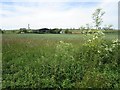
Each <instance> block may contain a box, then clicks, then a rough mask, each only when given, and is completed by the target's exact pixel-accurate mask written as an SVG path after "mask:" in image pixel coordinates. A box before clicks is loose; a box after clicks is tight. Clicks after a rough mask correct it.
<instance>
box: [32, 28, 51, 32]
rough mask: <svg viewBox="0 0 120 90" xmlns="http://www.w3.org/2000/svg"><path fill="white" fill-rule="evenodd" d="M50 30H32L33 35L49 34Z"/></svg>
mask: <svg viewBox="0 0 120 90" xmlns="http://www.w3.org/2000/svg"><path fill="white" fill-rule="evenodd" d="M49 31H50V29H48V28H42V29H37V30H33V31H32V32H33V33H49Z"/></svg>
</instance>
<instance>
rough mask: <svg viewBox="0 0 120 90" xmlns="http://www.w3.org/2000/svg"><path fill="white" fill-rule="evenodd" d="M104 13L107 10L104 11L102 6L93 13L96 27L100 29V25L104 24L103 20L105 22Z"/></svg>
mask: <svg viewBox="0 0 120 90" xmlns="http://www.w3.org/2000/svg"><path fill="white" fill-rule="evenodd" d="M104 14H105V12H104V11H102V9H101V8H98V9H96V10H95V12H94V13H93V14H92V18H93V21H94V23H95V27H96V29H98V28H99V27H100V25H101V24H102V22H103V20H102V16H103V15H104Z"/></svg>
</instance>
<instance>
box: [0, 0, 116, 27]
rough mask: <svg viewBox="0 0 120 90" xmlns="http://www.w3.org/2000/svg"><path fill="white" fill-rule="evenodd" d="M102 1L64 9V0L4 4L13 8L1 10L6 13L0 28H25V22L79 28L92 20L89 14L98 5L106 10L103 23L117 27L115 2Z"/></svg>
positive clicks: (33, 25) (35, 24)
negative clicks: (35, 3)
mask: <svg viewBox="0 0 120 90" xmlns="http://www.w3.org/2000/svg"><path fill="white" fill-rule="evenodd" d="M13 1H14V0H13ZM40 1H41V0H40ZM103 1H104V2H101V3H99V4H98V5H97V6H92V7H90V8H87V7H81V6H79V7H75V8H69V9H65V10H64V8H65V7H66V6H65V5H64V2H62V3H61V2H60V3H47V2H43V3H42V4H41V2H38V5H37V6H35V7H29V6H20V5H18V6H17V5H13V6H9V5H6V6H5V7H10V8H14V9H15V10H14V11H9V10H2V11H1V12H0V14H3V15H7V16H4V17H2V18H0V19H1V21H2V23H1V25H2V27H1V26H0V28H2V29H16V28H18V29H19V28H21V27H26V28H27V24H30V25H31V28H42V27H47V28H56V27H58V28H79V27H80V26H81V25H85V24H86V23H91V22H92V18H91V15H92V13H93V12H94V10H95V9H96V8H99V7H102V8H103V10H104V11H105V12H106V14H105V16H104V18H103V19H104V23H103V25H104V24H113V25H114V26H115V28H117V19H118V18H117V15H118V14H117V6H116V5H117V2H114V3H113V2H112V1H110V2H109V0H107V1H106V0H103ZM66 2H67V1H66ZM111 2H112V3H111ZM78 3H79V2H78ZM39 4H40V5H39ZM45 4H47V5H45ZM42 5H43V6H42ZM44 5H45V6H44Z"/></svg>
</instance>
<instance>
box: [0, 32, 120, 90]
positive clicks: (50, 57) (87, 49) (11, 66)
mask: <svg viewBox="0 0 120 90" xmlns="http://www.w3.org/2000/svg"><path fill="white" fill-rule="evenodd" d="M30 35H31V36H30ZM92 35H93V36H92V37H91V35H90V36H89V35H87V36H86V37H84V38H85V39H83V35H82V36H80V35H79V36H78V35H71V34H70V35H67V34H64V36H63V35H61V36H59V35H56V34H54V36H53V35H50V34H46V35H42V34H41V35H32V34H29V35H27V34H21V35H20V34H18V35H17V36H16V35H15V36H12V35H7V34H6V35H5V34H4V35H3V57H2V59H3V62H2V63H3V64H2V67H3V72H2V74H3V77H2V84H3V85H2V87H3V88H12V89H13V88H119V85H120V78H119V77H118V74H119V73H120V69H119V68H120V65H119V64H120V58H119V57H118V52H120V42H119V41H118V40H111V39H106V37H105V36H106V35H105V34H104V33H102V32H101V31H96V33H94V34H92ZM109 37H110V36H109ZM86 38H87V39H86ZM82 40H84V41H82Z"/></svg>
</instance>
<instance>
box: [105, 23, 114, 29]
mask: <svg viewBox="0 0 120 90" xmlns="http://www.w3.org/2000/svg"><path fill="white" fill-rule="evenodd" d="M112 27H113V25H112V24H109V25H105V26H104V27H103V29H104V30H113V28H112Z"/></svg>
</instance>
